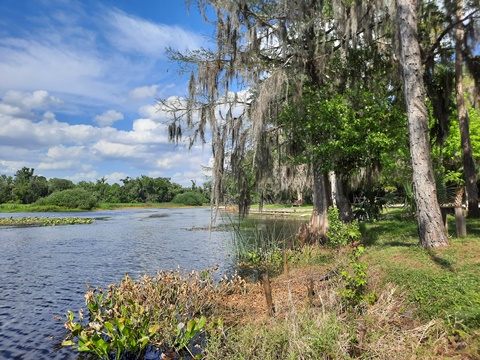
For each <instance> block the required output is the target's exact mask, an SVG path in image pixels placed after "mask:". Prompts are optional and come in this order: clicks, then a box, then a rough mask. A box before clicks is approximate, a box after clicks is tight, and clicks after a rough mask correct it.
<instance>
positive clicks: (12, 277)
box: [0, 209, 227, 360]
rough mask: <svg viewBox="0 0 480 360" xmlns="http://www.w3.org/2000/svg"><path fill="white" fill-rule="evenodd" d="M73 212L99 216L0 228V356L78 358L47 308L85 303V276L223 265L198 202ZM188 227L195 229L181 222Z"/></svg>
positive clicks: (108, 277) (94, 280)
mask: <svg viewBox="0 0 480 360" xmlns="http://www.w3.org/2000/svg"><path fill="white" fill-rule="evenodd" d="M8 215H10V214H8ZM28 215H29V214H16V215H15V216H28ZM34 215H38V214H34ZM42 216H51V214H45V215H42ZM55 216H56V217H61V216H77V215H76V214H73V215H72V214H55ZM80 216H84V217H96V216H99V217H102V220H101V221H95V222H94V223H93V224H91V225H74V226H59V227H41V228H15V229H11V228H10V229H0V359H22V360H28V359H35V360H47V359H48V360H51V359H54V360H57V359H62V360H63V359H65V360H73V359H79V357H78V354H77V353H76V352H75V351H74V350H72V349H70V348H62V347H59V346H58V344H59V343H60V342H61V341H62V340H63V339H64V338H65V336H66V330H65V329H64V327H63V321H58V320H56V319H54V316H58V317H60V318H62V319H64V318H65V315H66V314H67V311H68V310H72V311H75V312H76V311H77V310H79V309H81V308H85V303H84V301H85V299H84V294H85V291H86V289H87V287H86V283H87V282H88V284H90V285H91V286H92V287H94V286H105V287H106V286H108V284H111V283H115V282H119V281H120V280H121V279H122V278H123V276H124V274H125V273H129V274H130V275H131V276H132V277H134V278H138V277H140V276H141V275H143V274H145V273H146V274H150V275H155V274H156V273H157V270H160V269H165V270H168V269H171V268H173V269H176V268H177V267H180V268H181V269H182V270H184V269H185V270H187V271H190V270H203V269H206V268H212V267H214V266H215V264H220V268H221V269H225V268H227V266H222V265H223V264H226V258H227V256H226V250H225V238H226V237H225V236H224V235H222V234H221V233H217V232H215V233H212V234H209V233H208V231H207V229H208V225H209V222H210V212H209V211H208V210H206V209H185V210H183V209H182V210H179V209H175V210H174V211H172V210H169V209H153V210H143V211H138V210H122V211H102V212H98V213H95V214H85V213H82V214H81V215H80ZM141 220H144V221H141ZM192 228H195V229H198V231H189V230H188V229H192Z"/></svg>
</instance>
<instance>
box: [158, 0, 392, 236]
mask: <svg viewBox="0 0 480 360" xmlns="http://www.w3.org/2000/svg"><path fill="white" fill-rule="evenodd" d="M189 3H195V4H197V5H198V6H199V7H200V8H201V9H202V11H204V13H207V12H206V11H205V9H206V8H208V7H210V6H211V7H212V8H213V9H214V11H215V13H216V22H215V25H216V36H217V39H216V40H217V41H216V43H217V49H216V51H203V52H195V53H190V54H187V55H184V54H179V53H175V54H174V56H173V57H174V58H175V59H176V60H180V62H182V63H184V64H185V63H190V64H194V66H193V69H192V70H193V72H192V77H191V82H190V84H191V86H190V87H189V99H188V101H187V102H186V105H187V109H186V111H185V112H184V114H185V120H186V121H185V122H186V124H187V127H189V124H190V127H191V125H192V122H191V121H190V120H191V119H192V113H191V111H188V108H190V109H193V108H195V109H197V110H198V111H199V112H200V116H199V118H200V121H199V122H198V127H197V129H198V131H197V130H195V131H194V134H195V135H196V134H198V133H200V134H201V133H202V129H204V128H205V124H207V123H209V124H210V128H211V134H212V142H213V143H216V144H217V145H218V146H214V147H215V149H214V155H215V166H214V172H215V174H216V176H215V178H217V176H218V175H220V176H221V175H222V173H223V162H224V156H225V155H226V153H225V151H226V150H227V151H228V149H226V144H228V145H230V146H231V151H230V154H232V155H233V154H239V155H241V151H236V150H237V149H239V148H244V149H246V150H248V149H252V147H249V146H246V145H251V146H253V149H254V151H255V160H256V162H257V169H258V171H257V176H258V177H259V178H261V177H262V176H265V175H268V174H270V173H271V171H269V170H268V169H269V168H271V166H272V157H271V156H269V154H265V153H264V152H263V151H260V150H261V149H264V148H265V146H264V145H263V144H262V142H263V141H264V140H265V139H269V138H270V137H269V136H267V135H266V133H271V132H272V131H273V130H275V129H277V130H278V129H279V128H278V124H277V123H276V119H277V118H278V114H279V113H280V111H281V109H282V106H283V104H285V103H286V102H287V101H288V100H289V99H290V98H291V97H292V96H293V97H299V98H300V97H301V96H302V88H303V83H309V84H310V86H311V87H312V88H313V89H314V90H321V89H322V88H323V86H324V85H325V84H326V83H329V84H330V85H331V87H332V89H331V91H335V88H336V87H337V86H340V87H341V86H343V87H345V85H346V83H345V81H343V82H342V81H340V82H339V81H336V80H332V79H331V78H330V77H329V76H328V75H326V72H325V68H326V66H327V64H329V63H330V60H331V59H332V56H333V55H334V54H335V55H336V56H338V58H341V57H342V56H345V55H346V54H347V53H348V50H349V49H350V48H357V47H362V46H367V44H369V43H370V41H371V40H372V39H373V38H376V39H379V38H380V37H381V36H382V34H383V32H382V31H381V27H380V26H378V25H379V24H382V23H384V22H383V18H384V17H385V16H386V14H385V13H384V12H382V11H379V12H377V14H376V16H374V10H375V9H377V5H379V4H377V3H374V2H372V3H368V4H362V3H357V2H348V3H344V2H342V1H334V2H333V3H326V2H323V1H319V0H303V1H272V0H248V1H247V0H245V1H243V0H241V1H240V0H239V1H225V0H196V1H189ZM378 9H379V7H378ZM342 54H343V55H342ZM232 84H233V85H232ZM238 86H244V87H243V88H244V89H248V90H249V93H250V94H252V96H251V97H250V99H249V101H248V108H249V109H248V113H245V114H243V115H242V116H232V115H231V113H230V115H229V116H226V117H225V118H224V119H221V118H219V117H218V112H217V111H214V109H215V108H216V107H218V105H219V100H220V99H226V98H228V93H229V90H230V89H231V88H236V90H238ZM232 98H233V102H237V101H238V99H239V98H238V97H237V96H235V97H232ZM199 99H201V102H200V104H199ZM164 105H165V103H164ZM180 118H181V115H180V116H175V117H174V119H173V120H174V122H175V123H178V121H179V120H181V119H180ZM248 121H251V122H250V123H248V126H246V122H248ZM193 126H197V124H193ZM178 128H179V126H178V125H177V124H176V125H175V126H171V127H170V129H171V131H170V134H172V135H174V136H172V138H176V134H178V131H177V130H178ZM182 129H183V128H182ZM246 134H248V135H249V136H250V139H247V137H246ZM229 139H231V140H229ZM264 155H265V156H264ZM239 157H240V158H241V156H239ZM217 159H218V160H217ZM230 163H231V164H235V163H239V162H238V161H230ZM311 172H312V174H313V178H314V180H313V183H314V187H313V192H314V196H313V202H314V210H313V213H312V217H311V221H310V227H309V231H310V232H311V233H312V235H313V237H320V238H321V237H323V236H324V235H325V233H326V229H327V218H326V212H327V206H328V198H329V195H330V194H329V191H328V169H326V168H325V166H324V165H323V164H322V161H321V159H316V162H315V163H313V164H311ZM215 181H216V180H215ZM239 183H240V182H239ZM262 183H263V182H262V181H260V180H259V181H257V184H262ZM214 187H215V189H218V187H216V186H214ZM214 193H217V190H215V191H214Z"/></svg>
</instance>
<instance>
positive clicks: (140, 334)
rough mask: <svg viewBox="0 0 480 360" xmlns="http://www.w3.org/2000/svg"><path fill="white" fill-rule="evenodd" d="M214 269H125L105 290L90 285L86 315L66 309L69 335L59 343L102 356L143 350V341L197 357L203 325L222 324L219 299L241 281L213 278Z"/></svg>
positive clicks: (86, 297) (202, 334)
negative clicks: (133, 273) (153, 272)
mask: <svg viewBox="0 0 480 360" xmlns="http://www.w3.org/2000/svg"><path fill="white" fill-rule="evenodd" d="M214 270H215V269H211V270H206V271H203V272H201V273H198V272H191V273H186V274H183V275H182V274H181V273H180V272H179V271H178V270H177V271H159V272H158V274H157V276H156V277H151V276H147V275H145V276H143V277H142V278H141V279H139V280H132V279H131V278H130V277H129V276H128V275H125V278H124V279H123V280H122V282H121V283H120V284H118V285H115V284H113V285H110V286H109V288H108V290H105V289H103V288H101V287H99V288H96V289H93V290H92V289H91V288H90V287H88V291H87V293H86V294H85V299H86V305H87V307H88V316H87V317H84V315H83V313H82V311H79V321H78V322H77V321H75V315H74V313H73V312H71V311H69V312H68V315H67V322H66V323H65V327H66V329H67V330H68V331H69V336H68V337H67V339H65V341H64V342H63V343H62V344H63V345H64V346H72V347H74V348H76V349H77V350H78V351H79V352H88V353H93V354H96V355H98V356H100V357H106V358H109V357H110V356H111V355H114V356H115V357H116V358H117V359H120V358H121V357H122V356H129V355H134V356H137V357H138V356H142V354H144V353H145V351H146V348H147V346H153V347H156V348H158V349H160V350H161V351H164V352H165V353H166V352H171V351H173V352H175V353H177V354H181V353H186V354H189V355H190V356H192V357H193V358H195V356H194V354H197V355H198V352H199V344H200V343H201V339H202V337H204V336H206V334H207V331H208V330H212V329H215V328H219V327H221V326H222V321H221V320H220V319H217V318H216V317H215V311H214V310H215V309H216V306H215V304H216V303H217V301H218V299H219V298H220V297H222V296H223V295H225V294H227V293H229V292H231V291H232V290H233V291H235V289H237V288H241V287H242V286H243V285H242V284H243V280H241V279H240V278H239V277H231V278H228V277H224V278H223V279H222V281H220V283H218V284H217V283H215V282H214V281H213V279H212V276H211V275H212V273H213V271H214ZM200 351H201V348H200Z"/></svg>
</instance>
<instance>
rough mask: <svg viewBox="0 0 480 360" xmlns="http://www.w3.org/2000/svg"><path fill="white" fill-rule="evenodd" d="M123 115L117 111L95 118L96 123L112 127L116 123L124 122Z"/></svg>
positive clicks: (109, 111)
mask: <svg viewBox="0 0 480 360" xmlns="http://www.w3.org/2000/svg"><path fill="white" fill-rule="evenodd" d="M123 118H124V117H123V114H122V113H121V112H119V111H116V110H108V111H105V112H104V113H103V114H101V115H97V116H95V119H94V120H95V122H96V123H97V124H98V125H100V126H111V125H113V123H115V121H118V120H123Z"/></svg>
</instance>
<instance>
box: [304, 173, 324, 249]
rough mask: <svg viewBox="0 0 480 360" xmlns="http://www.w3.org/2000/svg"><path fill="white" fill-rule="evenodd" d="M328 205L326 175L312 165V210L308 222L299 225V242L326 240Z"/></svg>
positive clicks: (309, 242) (308, 242)
mask: <svg viewBox="0 0 480 360" xmlns="http://www.w3.org/2000/svg"><path fill="white" fill-rule="evenodd" d="M328 206H329V191H328V175H327V174H324V173H323V172H322V169H321V167H320V166H318V165H315V164H314V165H313V212H312V216H311V217H310V221H309V222H308V224H304V225H303V226H301V227H300V230H299V234H298V238H299V240H300V242H302V243H304V244H305V243H307V244H314V243H316V242H324V241H325V240H326V234H327V228H328V219H327V211H328Z"/></svg>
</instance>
